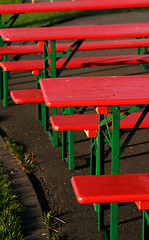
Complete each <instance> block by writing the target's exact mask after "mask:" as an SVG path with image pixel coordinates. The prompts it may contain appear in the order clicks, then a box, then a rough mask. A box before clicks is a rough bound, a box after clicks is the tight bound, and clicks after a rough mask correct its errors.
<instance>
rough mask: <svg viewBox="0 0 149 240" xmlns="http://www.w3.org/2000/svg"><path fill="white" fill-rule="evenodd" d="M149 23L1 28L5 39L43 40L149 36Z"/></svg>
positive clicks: (0, 32)
mask: <svg viewBox="0 0 149 240" xmlns="http://www.w3.org/2000/svg"><path fill="white" fill-rule="evenodd" d="M148 29H149V23H129V24H111V25H80V26H60V27H42V28H39V27H36V28H8V29H6V28H5V29H1V30H0V34H1V37H2V39H3V40H4V41H10V42H14V41H43V40H69V39H73V40H74V39H102V38H127V37H148V36H149V30H148Z"/></svg>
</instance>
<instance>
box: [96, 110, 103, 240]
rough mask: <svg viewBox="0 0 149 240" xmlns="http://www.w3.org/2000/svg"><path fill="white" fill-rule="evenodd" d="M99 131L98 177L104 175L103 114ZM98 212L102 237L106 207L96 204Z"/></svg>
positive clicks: (100, 117)
mask: <svg viewBox="0 0 149 240" xmlns="http://www.w3.org/2000/svg"><path fill="white" fill-rule="evenodd" d="M98 116H99V130H98V131H97V148H96V175H103V174H104V134H103V131H104V126H101V121H102V120H103V119H104V115H103V114H99V115H98ZM96 209H97V210H98V229H99V231H100V234H101V236H102V237H103V234H104V230H103V229H104V205H103V204H96V205H95V210H96Z"/></svg>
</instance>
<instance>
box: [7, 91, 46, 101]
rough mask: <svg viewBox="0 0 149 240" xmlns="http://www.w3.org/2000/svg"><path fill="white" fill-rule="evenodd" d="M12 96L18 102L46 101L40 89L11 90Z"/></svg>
mask: <svg viewBox="0 0 149 240" xmlns="http://www.w3.org/2000/svg"><path fill="white" fill-rule="evenodd" d="M10 96H11V98H12V100H13V101H14V103H16V104H25V103H42V102H44V98H43V95H42V92H41V90H40V89H25V90H14V91H11V92H10Z"/></svg>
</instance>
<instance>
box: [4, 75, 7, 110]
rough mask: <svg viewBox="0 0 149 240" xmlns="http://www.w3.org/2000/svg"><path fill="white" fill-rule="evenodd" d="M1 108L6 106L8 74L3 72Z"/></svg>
mask: <svg viewBox="0 0 149 240" xmlns="http://www.w3.org/2000/svg"><path fill="white" fill-rule="evenodd" d="M3 106H4V107H7V106H8V72H5V71H3Z"/></svg>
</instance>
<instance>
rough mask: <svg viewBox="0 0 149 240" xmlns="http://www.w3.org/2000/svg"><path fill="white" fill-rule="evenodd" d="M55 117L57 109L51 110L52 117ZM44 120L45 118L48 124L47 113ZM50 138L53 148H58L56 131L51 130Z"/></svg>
mask: <svg viewBox="0 0 149 240" xmlns="http://www.w3.org/2000/svg"><path fill="white" fill-rule="evenodd" d="M46 108H47V107H46ZM47 110H48V108H47ZM55 115H57V108H52V116H55ZM46 118H47V121H48V124H49V114H48V111H47V113H46ZM52 136H53V146H54V147H57V146H58V134H57V131H55V130H52Z"/></svg>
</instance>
